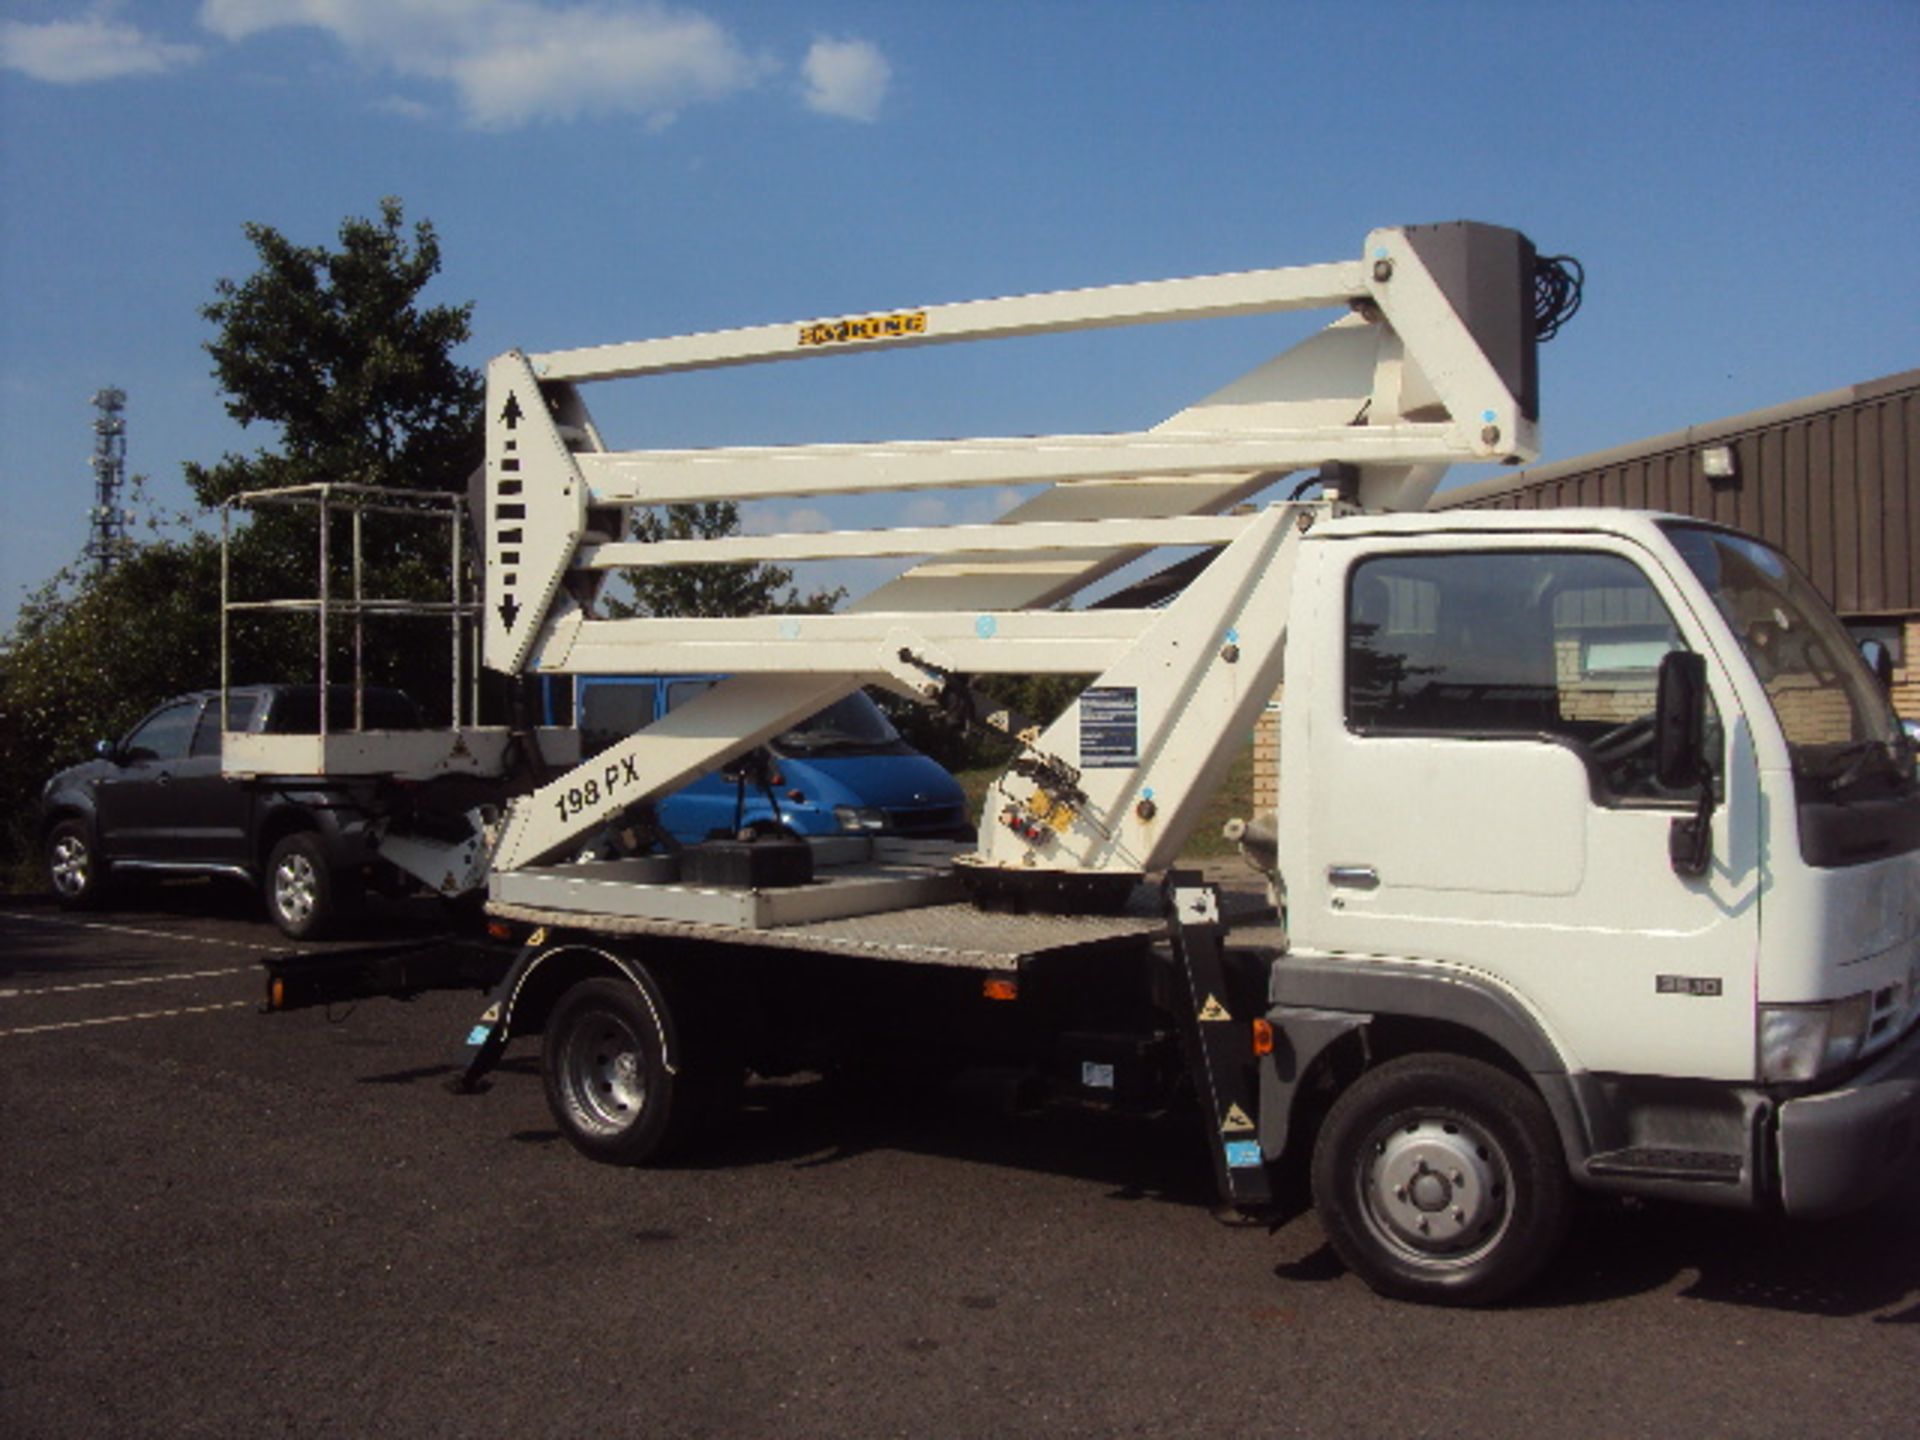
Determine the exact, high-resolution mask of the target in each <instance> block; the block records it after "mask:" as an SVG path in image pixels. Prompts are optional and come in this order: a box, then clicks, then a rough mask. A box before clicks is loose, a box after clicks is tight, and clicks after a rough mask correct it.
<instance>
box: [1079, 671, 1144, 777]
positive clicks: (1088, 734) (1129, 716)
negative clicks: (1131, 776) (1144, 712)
mask: <svg viewBox="0 0 1920 1440" xmlns="http://www.w3.org/2000/svg"><path fill="white" fill-rule="evenodd" d="M1139 763H1140V692H1139V691H1138V690H1136V689H1134V688H1133V687H1132V686H1131V685H1127V686H1118V685H1115V686H1107V687H1104V688H1100V687H1096V688H1093V689H1088V690H1082V691H1081V692H1080V764H1081V766H1082V767H1084V768H1085V769H1089V770H1092V769H1096V768H1101V767H1106V768H1110V769H1111V768H1120V767H1126V768H1129V769H1131V768H1132V767H1133V766H1135V765H1138V764H1139Z"/></svg>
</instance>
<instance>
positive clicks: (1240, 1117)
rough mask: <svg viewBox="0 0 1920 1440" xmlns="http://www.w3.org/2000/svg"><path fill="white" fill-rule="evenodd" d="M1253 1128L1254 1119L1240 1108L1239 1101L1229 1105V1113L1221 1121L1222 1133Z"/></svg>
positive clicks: (1228, 1133)
mask: <svg viewBox="0 0 1920 1440" xmlns="http://www.w3.org/2000/svg"><path fill="white" fill-rule="evenodd" d="M1251 1129H1253V1121H1252V1119H1250V1118H1249V1117H1248V1115H1247V1112H1246V1111H1244V1110H1242V1109H1241V1108H1240V1105H1239V1102H1238V1101H1235V1102H1234V1103H1233V1104H1231V1105H1229V1106H1227V1113H1226V1115H1225V1116H1223V1117H1222V1119H1221V1121H1220V1133H1221V1134H1222V1135H1232V1134H1235V1133H1237V1132H1239V1131H1242V1130H1251Z"/></svg>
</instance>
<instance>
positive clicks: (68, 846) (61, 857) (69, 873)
mask: <svg viewBox="0 0 1920 1440" xmlns="http://www.w3.org/2000/svg"><path fill="white" fill-rule="evenodd" d="M92 858H93V857H92V856H90V855H88V854H87V842H86V841H85V840H82V839H81V838H80V837H79V836H78V835H62V836H61V837H60V838H59V839H58V840H56V841H54V842H53V850H52V852H51V854H50V855H49V856H48V858H47V873H48V875H49V876H50V877H51V878H52V880H53V888H54V892H55V893H56V894H58V895H60V896H61V897H62V898H64V899H67V900H73V899H77V898H78V897H79V896H81V895H83V894H85V893H86V889H87V876H88V874H89V872H90V871H91V869H92Z"/></svg>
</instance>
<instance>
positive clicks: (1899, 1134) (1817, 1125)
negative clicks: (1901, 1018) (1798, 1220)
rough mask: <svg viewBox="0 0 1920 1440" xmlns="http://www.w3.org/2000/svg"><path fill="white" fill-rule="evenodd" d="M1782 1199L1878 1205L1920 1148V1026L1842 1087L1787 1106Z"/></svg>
mask: <svg viewBox="0 0 1920 1440" xmlns="http://www.w3.org/2000/svg"><path fill="white" fill-rule="evenodd" d="M1779 1155H1780V1202H1781V1205H1782V1206H1783V1207H1784V1208H1785V1210H1786V1212H1787V1213H1788V1214H1789V1215H1796V1216H1819V1215H1839V1214H1844V1213H1845V1212H1847V1211H1849V1210H1858V1209H1861V1208H1862V1207H1864V1206H1867V1205H1871V1204H1872V1203H1873V1202H1874V1201H1875V1200H1877V1199H1878V1198H1879V1197H1880V1196H1881V1195H1882V1194H1883V1193H1885V1191H1886V1190H1887V1188H1888V1187H1889V1186H1890V1185H1892V1183H1893V1182H1894V1181H1895V1180H1896V1179H1898V1178H1899V1176H1900V1175H1901V1174H1902V1172H1903V1171H1904V1170H1905V1169H1906V1167H1907V1166H1909V1165H1910V1164H1912V1163H1913V1161H1914V1158H1915V1157H1916V1156H1917V1155H1920V1026H1916V1027H1915V1028H1914V1029H1913V1030H1912V1031H1910V1032H1909V1033H1908V1034H1907V1036H1906V1038H1905V1039H1903V1040H1902V1041H1901V1042H1900V1043H1899V1044H1898V1045H1896V1046H1894V1047H1893V1049H1891V1050H1889V1051H1888V1052H1887V1053H1886V1054H1884V1055H1882V1056H1880V1058H1879V1059H1877V1060H1875V1061H1874V1062H1873V1064H1871V1065H1869V1066H1868V1067H1867V1068H1866V1069H1865V1070H1863V1071H1861V1072H1860V1074H1858V1075H1856V1076H1855V1077H1854V1078H1853V1079H1852V1080H1850V1081H1848V1082H1847V1084H1845V1085H1844V1086H1842V1087H1841V1088H1840V1089H1838V1090H1829V1091H1827V1092H1825V1093H1824V1094H1820V1095H1806V1096H1802V1097H1801V1098H1800V1099H1798V1100H1788V1101H1786V1102H1785V1103H1783V1104H1782V1105H1781V1106H1780V1130H1779Z"/></svg>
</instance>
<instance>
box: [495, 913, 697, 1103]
mask: <svg viewBox="0 0 1920 1440" xmlns="http://www.w3.org/2000/svg"><path fill="white" fill-rule="evenodd" d="M602 979H604V980H620V981H624V982H625V983H626V984H628V985H631V986H632V987H633V989H634V990H635V991H636V992H637V993H638V994H639V995H640V997H641V1000H642V1002H643V1003H644V1004H645V1005H646V1006H647V1008H648V1009H649V1010H650V1011H651V1012H652V1013H653V1018H654V1021H655V1023H656V1024H657V1026H658V1027H659V1032H660V1037H661V1047H662V1050H663V1052H664V1057H665V1064H666V1067H667V1069H668V1070H669V1071H670V1072H673V1071H675V1070H676V1069H677V1060H678V1056H679V1053H680V1041H679V1035H678V1032H677V1028H676V1026H675V1023H674V1019H673V1013H672V1007H671V1006H669V1005H668V1004H667V1002H666V997H665V996H664V994H663V993H662V990H661V986H660V982H659V980H658V979H657V978H656V977H655V975H654V974H653V973H652V971H651V970H650V969H649V967H648V966H647V965H646V964H644V963H643V962H642V961H640V960H639V959H638V958H637V957H634V956H631V955H624V954H622V953H621V952H620V951H618V950H615V949H611V948H609V947H606V946H603V945H598V944H595V943H593V942H592V941H590V940H582V939H563V940H559V941H556V942H555V943H553V944H551V945H547V946H543V947H539V948H530V949H529V951H528V953H527V956H526V957H525V959H524V960H523V961H522V963H521V964H519V965H516V966H515V967H514V971H513V973H512V974H511V975H509V976H508V978H507V980H506V981H505V982H504V983H503V985H502V987H501V988H502V990H503V992H504V994H503V996H502V999H501V1011H500V1025H501V1027H502V1035H503V1037H504V1038H506V1039H512V1038H515V1037H518V1036H522V1035H538V1034H541V1033H542V1032H543V1031H544V1030H545V1029H546V1026H547V1019H548V1017H549V1016H551V1015H552V1014H553V1007H554V1006H555V1005H557V1004H558V1003H559V1001H560V997H561V996H562V995H564V994H566V993H567V991H569V990H571V989H572V988H573V987H574V986H575V985H578V984H579V983H580V982H581V981H583V980H602Z"/></svg>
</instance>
